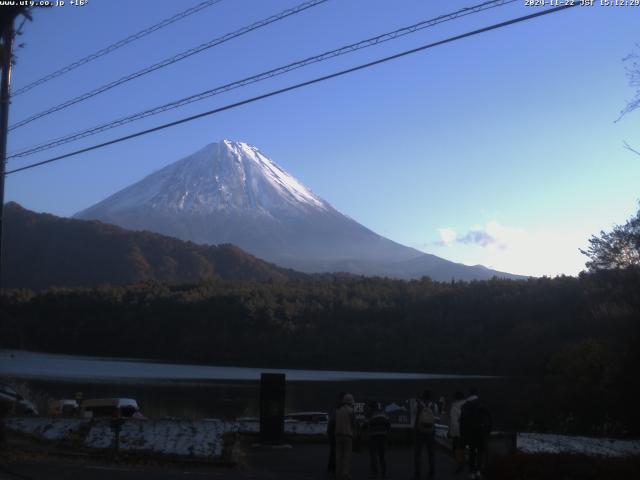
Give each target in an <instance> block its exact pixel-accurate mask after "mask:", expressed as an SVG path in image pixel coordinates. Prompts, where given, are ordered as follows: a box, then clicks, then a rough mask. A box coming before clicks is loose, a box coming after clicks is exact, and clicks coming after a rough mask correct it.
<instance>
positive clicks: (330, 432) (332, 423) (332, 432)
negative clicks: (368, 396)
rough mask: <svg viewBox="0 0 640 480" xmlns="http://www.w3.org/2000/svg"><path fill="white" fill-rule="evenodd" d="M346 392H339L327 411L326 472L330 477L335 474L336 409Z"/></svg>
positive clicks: (333, 476)
mask: <svg viewBox="0 0 640 480" xmlns="http://www.w3.org/2000/svg"><path fill="white" fill-rule="evenodd" d="M345 393H346V392H340V393H339V394H338V397H337V398H336V401H335V404H334V405H333V407H331V410H330V411H329V422H328V423H327V437H329V462H328V464H327V473H328V474H329V476H330V477H332V478H335V476H336V411H337V410H338V409H339V408H340V407H341V406H342V398H343V397H344V396H345Z"/></svg>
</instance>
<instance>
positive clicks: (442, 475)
mask: <svg viewBox="0 0 640 480" xmlns="http://www.w3.org/2000/svg"><path fill="white" fill-rule="evenodd" d="M327 450H328V448H327V446H325V445H317V444H313V445H304V444H303V445H294V446H292V447H291V448H278V449H274V448H266V447H248V448H247V449H246V453H245V457H244V459H243V461H242V462H241V464H240V465H239V466H238V467H235V468H223V467H211V466H206V465H205V466H202V465H194V466H190V465H184V464H183V465H175V464H174V465H151V466H140V465H125V464H117V463H101V462H97V461H95V460H93V461H91V460H81V459H64V458H51V457H47V456H42V455H31V456H29V455H14V456H12V457H11V458H7V457H5V460H8V461H5V462H4V464H3V465H1V466H0V479H2V480H4V479H7V480H16V479H29V480H31V479H33V480H45V479H46V480H63V479H64V480H68V479H72V480H75V479H77V480H81V479H89V480H94V479H95V480H111V479H114V480H129V479H141V480H151V479H158V480H174V479H180V480H183V479H189V478H194V479H202V478H212V479H229V480H250V479H256V480H257V479H265V480H266V479H284V480H293V479H309V480H316V479H326V478H327V475H326V473H325V468H326V460H327V453H328V451H327ZM388 465H389V467H388V470H389V472H388V475H389V478H391V479H394V480H395V479H406V480H409V479H412V478H413V451H412V450H411V448H410V447H403V448H392V449H390V450H389V452H388ZM453 470H454V465H453V460H452V459H451V457H450V456H449V455H448V453H446V452H445V451H444V450H442V449H440V450H438V451H437V454H436V478H437V479H438V480H451V479H460V480H461V479H462V478H465V477H464V476H462V475H459V476H456V475H454V474H453ZM425 472H426V468H425ZM368 476H369V457H368V454H366V453H363V454H356V455H354V458H353V479H354V480H360V479H366V478H368Z"/></svg>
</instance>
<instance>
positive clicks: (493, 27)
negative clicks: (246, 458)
mask: <svg viewBox="0 0 640 480" xmlns="http://www.w3.org/2000/svg"><path fill="white" fill-rule="evenodd" d="M577 5H578V4H577V3H576V4H566V5H562V6H559V7H554V8H550V9H546V10H542V11H539V12H536V13H532V14H530V15H524V16H522V17H518V18H514V19H511V20H507V21H505V22H500V23H496V24H493V25H490V26H488V27H483V28H480V29H478V30H473V31H471V32H467V33H463V34H461V35H456V36H454V37H449V38H446V39H444V40H440V41H437V42H434V43H429V44H427V45H423V46H421V47H417V48H413V49H411V50H405V51H403V52H401V53H397V54H395V55H391V56H388V57H384V58H381V59H378V60H374V61H372V62H368V63H364V64H361V65H358V66H356V67H351V68H348V69H346V70H341V71H339V72H335V73H332V74H329V75H325V76H322V77H317V78H314V79H312V80H307V81H305V82H301V83H297V84H295V85H291V86H289V87H285V88H281V89H279V90H273V91H271V92H268V93H265V94H262V95H258V96H256V97H252V98H248V99H245V100H242V101H239V102H235V103H232V104H229V105H225V106H223V107H219V108H216V109H213V110H209V111H207V112H202V113H199V114H197V115H191V116H189V117H185V118H181V119H180V120H175V121H173V122H169V123H165V124H163V125H159V126H157V127H153V128H149V129H147V130H142V131H140V132H136V133H132V134H130V135H125V136H123V137H119V138H116V139H113V140H109V141H107V142H103V143H100V144H97V145H93V146H91V147H86V148H82V149H80V150H76V151H74V152H70V153H66V154H64V155H60V156H57V157H54V158H50V159H48V160H43V161H40V162H36V163H32V164H29V165H25V166H24V167H20V168H16V169H13V170H10V171H8V172H7V173H6V175H9V174H12V173H17V172H21V171H23V170H29V169H31V168H35V167H39V166H42V165H46V164H48V163H53V162H57V161H59V160H62V159H64V158H69V157H73V156H75V155H79V154H81V153H86V152H90V151H92V150H97V149H99V148H103V147H106V146H108V145H113V144H116V143H121V142H124V141H126V140H130V139H133V138H136V137H141V136H143V135H147V134H149V133H153V132H157V131H160V130H164V129H166V128H169V127H174V126H176V125H180V124H183V123H187V122H191V121H193V120H196V119H199V118H203V117H207V116H210V115H214V114H216V113H220V112H224V111H226V110H231V109H233V108H237V107H240V106H242V105H247V104H249V103H253V102H257V101H259V100H264V99H266V98H269V97H273V96H276V95H280V94H282V93H286V92H290V91H292V90H297V89H299V88H302V87H306V86H309V85H313V84H315V83H320V82H324V81H325V80H329V79H332V78H336V77H341V76H343V75H347V74H349V73H353V72H357V71H359V70H363V69H366V68H370V67H373V66H375V65H380V64H382V63H386V62H389V61H391V60H396V59H398V58H401V57H405V56H407V55H411V54H414V53H417V52H421V51H423V50H427V49H429V48H433V47H437V46H440V45H444V44H446V43H451V42H454V41H457V40H461V39H463V38H467V37H471V36H474V35H479V34H481V33H485V32H488V31H491V30H496V29H499V28H504V27H507V26H509V25H513V24H516V23H521V22H525V21H527V20H531V19H534V18H537V17H541V16H543V15H549V14H551V13H556V12H558V11H560V10H565V9H567V8H572V7H574V6H577Z"/></svg>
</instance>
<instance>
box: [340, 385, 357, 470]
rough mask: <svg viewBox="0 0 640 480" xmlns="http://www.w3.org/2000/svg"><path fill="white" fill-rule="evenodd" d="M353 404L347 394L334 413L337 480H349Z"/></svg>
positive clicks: (351, 396) (353, 416)
mask: <svg viewBox="0 0 640 480" xmlns="http://www.w3.org/2000/svg"><path fill="white" fill-rule="evenodd" d="M354 402H355V400H354V398H353V395H351V394H350V393H347V394H345V395H344V397H342V405H341V406H340V408H338V410H337V411H336V427H335V437H336V478H337V479H338V480H351V453H352V451H353V436H354V433H355V431H356V418H355V415H354V412H353V403H354Z"/></svg>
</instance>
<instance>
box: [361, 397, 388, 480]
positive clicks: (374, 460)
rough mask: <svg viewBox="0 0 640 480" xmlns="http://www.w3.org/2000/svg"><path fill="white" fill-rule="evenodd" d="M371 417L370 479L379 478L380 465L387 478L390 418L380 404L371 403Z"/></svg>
mask: <svg viewBox="0 0 640 480" xmlns="http://www.w3.org/2000/svg"><path fill="white" fill-rule="evenodd" d="M369 406H370V417H369V421H368V423H367V428H368V431H369V462H370V468H371V475H370V477H369V478H378V464H379V465H380V473H381V474H382V478H387V460H386V452H387V436H388V435H389V431H390V430H391V422H390V421H389V417H387V415H386V414H385V413H384V411H383V410H382V406H381V405H380V404H379V403H378V402H371V404H370V405H369Z"/></svg>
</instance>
